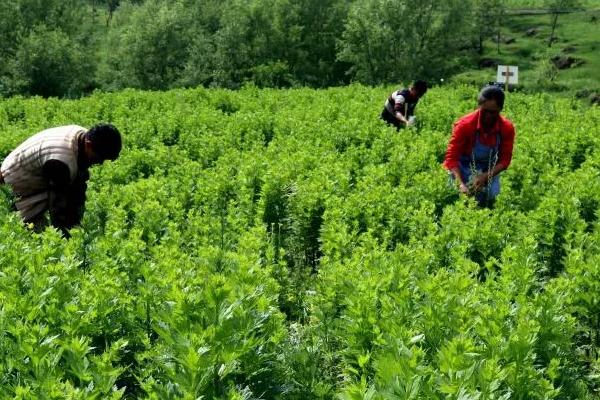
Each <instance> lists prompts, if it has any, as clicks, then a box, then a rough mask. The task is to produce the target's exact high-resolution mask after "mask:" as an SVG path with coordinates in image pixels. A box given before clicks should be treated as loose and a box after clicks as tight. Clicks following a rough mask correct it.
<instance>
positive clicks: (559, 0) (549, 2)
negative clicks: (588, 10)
mask: <svg viewBox="0 0 600 400" xmlns="http://www.w3.org/2000/svg"><path fill="white" fill-rule="evenodd" d="M579 6H581V1H580V0H546V7H548V8H549V9H550V11H551V12H552V28H551V30H550V38H549V39H548V47H552V42H553V41H554V31H555V30H556V26H557V24H558V15H559V14H560V13H563V12H566V11H568V10H570V9H573V8H575V7H579Z"/></svg>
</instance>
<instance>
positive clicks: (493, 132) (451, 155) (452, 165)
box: [444, 85, 515, 207]
mask: <svg viewBox="0 0 600 400" xmlns="http://www.w3.org/2000/svg"><path fill="white" fill-rule="evenodd" d="M478 103H479V107H478V109H477V110H475V111H473V112H472V113H470V114H467V115H465V116H464V117H462V118H460V119H459V120H458V121H457V122H456V123H455V124H454V129H453V131H452V137H451V138H450V142H449V143H448V150H447V151H446V159H445V160H444V167H445V168H446V169H448V170H449V171H450V172H452V177H453V178H454V181H455V182H456V183H457V184H458V190H459V191H460V192H461V193H464V194H467V195H474V196H475V198H476V199H477V202H478V203H479V205H481V206H487V207H492V206H493V204H494V200H495V199H496V196H497V195H498V193H499V192H500V176H499V174H500V172H502V171H504V170H505V169H507V168H508V166H509V165H510V162H511V160H512V151H513V143H514V139H515V128H514V126H513V124H512V122H511V121H510V120H508V119H507V118H504V117H503V116H501V115H500V111H502V107H503V106H504V92H503V91H502V89H501V88H499V87H498V86H494V85H489V86H486V87H484V88H483V89H482V90H481V92H480V93H479V98H478Z"/></svg>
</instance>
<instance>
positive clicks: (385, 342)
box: [0, 85, 600, 400]
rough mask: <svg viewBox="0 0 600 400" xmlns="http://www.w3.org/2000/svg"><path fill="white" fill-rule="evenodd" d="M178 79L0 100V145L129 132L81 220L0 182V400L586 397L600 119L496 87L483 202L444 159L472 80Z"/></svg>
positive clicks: (593, 325) (592, 372)
mask: <svg viewBox="0 0 600 400" xmlns="http://www.w3.org/2000/svg"><path fill="white" fill-rule="evenodd" d="M391 90H392V88H391V87H375V88H372V87H366V86H360V85H351V86H348V87H345V88H331V89H326V90H312V89H290V90H275V89H257V88H256V87H253V86H246V87H245V88H244V89H242V90H240V91H228V90H216V89H210V90H209V89H202V88H199V89H177V90H171V91H167V92H142V91H135V90H125V91H122V92H117V93H107V94H101V93H96V94H94V95H92V96H90V97H87V98H84V99H81V100H57V99H48V100H45V99H41V98H31V99H24V98H20V97H13V98H9V99H4V100H0V157H2V158H3V157H5V156H6V155H7V154H8V153H9V152H10V151H11V150H12V149H13V148H14V147H15V146H16V145H17V144H19V143H20V142H21V141H22V140H24V139H25V138H26V137H28V136H30V135H31V134H33V133H35V132H37V131H40V130H42V129H45V128H47V127H51V126H58V125H66V124H79V125H82V126H86V127H87V126H91V125H93V124H94V123H96V122H99V121H106V122H112V123H114V124H115V125H116V126H117V127H118V128H119V129H120V130H121V132H122V133H123V135H124V149H123V151H122V153H121V157H120V158H119V159H118V160H117V161H115V162H112V163H110V162H108V163H106V164H104V165H102V166H100V167H94V168H92V169H91V171H90V172H91V180H90V182H89V186H88V200H87V203H86V214H85V217H84V220H83V223H82V226H81V228H77V229H74V230H72V237H71V239H69V240H67V239H63V238H62V237H61V236H60V234H59V233H58V232H57V231H56V230H53V229H47V230H46V231H44V232H43V233H41V234H34V233H31V232H30V231H29V230H28V229H27V228H26V227H24V226H23V225H22V224H21V223H20V219H19V218H18V216H17V215H16V214H15V213H14V212H13V211H11V209H10V202H9V196H10V194H9V193H8V192H7V190H6V188H5V187H2V191H1V192H0V195H1V196H0V249H1V251H0V360H1V361H0V399H4V398H6V399H12V398H16V399H65V398H68V399H134V398H140V399H198V398H204V399H226V398H227V399H334V398H337V399H457V400H458V399H461V400H471V399H472V400H475V399H481V400H483V399H596V398H598V397H599V396H598V391H599V390H600V361H599V359H598V351H599V349H600V223H599V221H598V216H599V215H600V128H599V127H600V109H599V108H598V107H597V106H595V107H588V106H586V105H584V104H583V103H580V102H577V101H573V100H570V99H563V98H556V97H555V96H551V95H546V94H538V95H526V94H522V93H509V94H508V95H507V100H506V105H505V110H504V114H505V115H506V116H507V117H509V118H510V119H512V120H513V122H514V123H515V126H516V131H517V137H516V142H515V149H514V157H513V162H512V165H511V167H510V168H509V169H508V170H507V171H505V172H504V173H503V174H502V177H501V185H502V186H501V194H500V196H499V197H498V201H497V202H496V207H495V208H494V209H493V210H488V209H480V208H478V207H477V206H476V204H475V202H474V201H473V200H466V199H464V198H459V197H458V195H457V194H456V193H455V191H454V190H453V189H452V188H450V187H449V185H448V176H447V173H446V171H444V170H443V169H442V167H441V162H442V160H443V157H444V154H445V150H446V145H447V142H448V139H449V137H450V132H451V127H452V123H453V121H455V120H456V119H457V118H458V117H459V116H461V115H463V114H465V113H466V112H469V111H471V110H473V109H474V108H475V103H476V95H477V88H475V87H470V86H453V87H438V88H432V89H430V90H429V92H428V93H427V94H426V96H425V97H424V98H423V99H422V100H421V102H420V104H419V106H418V107H417V117H418V120H419V121H418V124H417V127H416V129H407V130H403V131H401V132H399V133H398V132H396V131H395V130H394V129H392V128H388V127H387V126H386V125H384V124H383V123H382V122H381V121H380V120H379V119H378V116H379V113H380V112H381V108H382V105H383V102H384V100H385V98H386V96H387V95H388V94H389V92H390V91H391Z"/></svg>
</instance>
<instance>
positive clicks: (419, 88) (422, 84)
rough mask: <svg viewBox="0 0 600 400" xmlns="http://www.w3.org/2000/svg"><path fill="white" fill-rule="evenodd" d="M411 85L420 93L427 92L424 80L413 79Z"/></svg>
mask: <svg viewBox="0 0 600 400" xmlns="http://www.w3.org/2000/svg"><path fill="white" fill-rule="evenodd" d="M412 86H413V87H414V88H415V89H416V90H417V92H419V93H421V94H425V93H426V92H427V82H425V81H422V80H418V81H415V82H414V83H413V85H412Z"/></svg>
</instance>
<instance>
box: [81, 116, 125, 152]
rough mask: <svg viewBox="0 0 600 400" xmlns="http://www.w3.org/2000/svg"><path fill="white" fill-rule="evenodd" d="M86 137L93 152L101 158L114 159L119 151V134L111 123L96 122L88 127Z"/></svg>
mask: <svg viewBox="0 0 600 400" xmlns="http://www.w3.org/2000/svg"><path fill="white" fill-rule="evenodd" d="M87 138H88V139H89V140H90V142H91V143H92V149H93V150H94V153H96V154H97V155H98V157H100V158H101V159H103V160H116V159H117V157H119V153H120V152H121V146H122V144H121V134H120V133H119V130H118V129H117V128H116V127H115V126H114V125H112V124H98V125H95V126H93V127H91V128H90V130H89V131H88V132H87Z"/></svg>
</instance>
